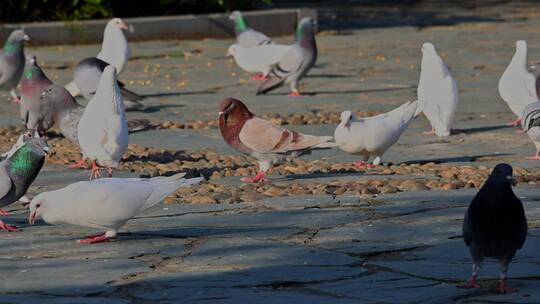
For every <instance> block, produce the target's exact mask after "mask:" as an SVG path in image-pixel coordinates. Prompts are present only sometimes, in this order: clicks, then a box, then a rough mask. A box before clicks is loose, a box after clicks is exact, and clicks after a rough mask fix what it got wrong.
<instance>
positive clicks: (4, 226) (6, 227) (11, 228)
mask: <svg viewBox="0 0 540 304" xmlns="http://www.w3.org/2000/svg"><path fill="white" fill-rule="evenodd" d="M0 230H4V231H7V232H15V231H21V230H20V229H19V228H17V227H16V226H13V225H8V224H6V223H4V222H2V221H0Z"/></svg>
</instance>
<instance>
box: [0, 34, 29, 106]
mask: <svg viewBox="0 0 540 304" xmlns="http://www.w3.org/2000/svg"><path fill="white" fill-rule="evenodd" d="M28 40H30V38H29V37H28V35H26V34H25V33H24V31H23V30H15V31H13V32H11V34H10V35H9V37H8V38H7V40H6V43H5V44H4V49H3V50H1V51H0V89H2V90H9V91H10V94H11V97H12V98H13V101H14V102H17V103H19V102H20V99H19V97H18V96H17V92H16V90H15V89H16V88H17V85H18V84H19V81H20V80H21V76H22V73H23V69H24V61H25V57H24V41H28Z"/></svg>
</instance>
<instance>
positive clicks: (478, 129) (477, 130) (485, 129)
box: [452, 125, 510, 134]
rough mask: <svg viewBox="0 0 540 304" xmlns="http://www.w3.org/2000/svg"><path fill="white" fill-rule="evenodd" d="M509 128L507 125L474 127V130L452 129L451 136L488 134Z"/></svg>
mask: <svg viewBox="0 0 540 304" xmlns="http://www.w3.org/2000/svg"><path fill="white" fill-rule="evenodd" d="M506 128H510V126H508V125H497V126H488V127H476V128H466V129H453V130H452V134H462V133H463V134H472V133H482V132H489V131H494V130H499V129H506Z"/></svg>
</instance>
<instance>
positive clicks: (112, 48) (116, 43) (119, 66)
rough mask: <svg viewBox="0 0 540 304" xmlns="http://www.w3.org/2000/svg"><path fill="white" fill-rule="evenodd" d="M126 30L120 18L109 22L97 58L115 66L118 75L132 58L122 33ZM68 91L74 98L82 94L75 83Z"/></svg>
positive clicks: (70, 84) (71, 84)
mask: <svg viewBox="0 0 540 304" xmlns="http://www.w3.org/2000/svg"><path fill="white" fill-rule="evenodd" d="M126 29H128V26H127V24H126V23H124V22H123V21H122V19H120V18H113V19H111V20H110V21H109V22H107V25H106V26H105V31H104V32H103V43H102V44H101V51H100V52H99V54H98V55H97V56H96V57H95V58H97V59H100V60H103V61H105V62H106V63H108V64H110V65H113V66H114V67H115V68H116V73H117V74H120V73H121V72H122V70H123V69H124V66H125V65H126V63H127V61H128V60H129V56H130V50H129V46H128V42H127V39H126V36H125V35H124V32H123V31H122V30H126ZM102 70H103V69H102ZM66 89H68V91H69V93H70V94H71V95H73V96H77V95H79V93H80V91H79V88H78V87H77V85H76V83H75V82H74V81H72V82H70V83H68V84H67V85H66Z"/></svg>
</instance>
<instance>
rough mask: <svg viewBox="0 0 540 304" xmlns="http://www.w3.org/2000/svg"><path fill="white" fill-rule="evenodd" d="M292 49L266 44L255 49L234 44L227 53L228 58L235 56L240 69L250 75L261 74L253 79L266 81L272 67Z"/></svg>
mask: <svg viewBox="0 0 540 304" xmlns="http://www.w3.org/2000/svg"><path fill="white" fill-rule="evenodd" d="M290 49H291V46H290V45H283V44H265V45H260V46H253V47H243V46H241V45H240V44H233V45H231V46H230V47H229V50H228V51H227V56H233V58H234V61H235V62H236V64H238V66H239V67H240V68H242V69H243V70H244V71H246V72H248V73H260V75H257V76H256V77H254V78H253V79H255V80H264V79H266V76H267V75H268V73H270V70H271V69H272V66H273V65H274V64H276V63H278V62H279V61H280V60H281V58H283V56H284V55H285V54H286V53H287V52H288V51H289V50H290Z"/></svg>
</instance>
